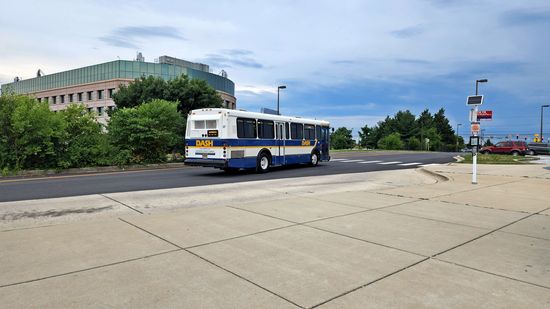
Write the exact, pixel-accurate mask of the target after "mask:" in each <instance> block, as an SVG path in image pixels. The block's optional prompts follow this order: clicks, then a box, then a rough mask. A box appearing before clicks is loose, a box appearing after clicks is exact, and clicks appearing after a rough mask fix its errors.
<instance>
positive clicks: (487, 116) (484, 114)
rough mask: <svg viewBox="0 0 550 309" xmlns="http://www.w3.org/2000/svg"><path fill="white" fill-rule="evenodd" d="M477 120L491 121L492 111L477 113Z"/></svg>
mask: <svg viewBox="0 0 550 309" xmlns="http://www.w3.org/2000/svg"><path fill="white" fill-rule="evenodd" d="M477 119H478V120H479V119H485V120H492V119H493V111H478V112H477Z"/></svg>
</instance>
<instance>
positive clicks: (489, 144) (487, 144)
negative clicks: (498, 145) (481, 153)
mask: <svg viewBox="0 0 550 309" xmlns="http://www.w3.org/2000/svg"><path fill="white" fill-rule="evenodd" d="M483 146H484V147H487V146H493V143H492V142H491V140H490V139H487V140H486V141H485V144H483Z"/></svg>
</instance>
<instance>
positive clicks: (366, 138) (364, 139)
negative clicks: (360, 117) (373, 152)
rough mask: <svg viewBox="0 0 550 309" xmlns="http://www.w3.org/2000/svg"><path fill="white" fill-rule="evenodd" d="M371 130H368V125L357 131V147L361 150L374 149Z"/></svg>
mask: <svg viewBox="0 0 550 309" xmlns="http://www.w3.org/2000/svg"><path fill="white" fill-rule="evenodd" d="M372 131H373V130H372V128H369V126H368V125H365V126H364V127H362V128H361V130H359V146H360V147H361V148H374V146H375V145H376V144H374V145H373V144H372V139H371V138H370V137H371V134H372V133H373V132H372Z"/></svg>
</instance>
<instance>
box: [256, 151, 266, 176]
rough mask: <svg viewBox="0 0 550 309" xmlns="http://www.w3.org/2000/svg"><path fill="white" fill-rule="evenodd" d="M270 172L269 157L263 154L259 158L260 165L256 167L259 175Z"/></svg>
mask: <svg viewBox="0 0 550 309" xmlns="http://www.w3.org/2000/svg"><path fill="white" fill-rule="evenodd" d="M268 170H269V155H268V154H267V153H265V152H262V153H261V154H260V156H259V157H258V163H257V165H256V171H257V172H258V173H265V172H267V171H268Z"/></svg>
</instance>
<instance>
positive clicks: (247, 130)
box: [237, 118, 256, 138]
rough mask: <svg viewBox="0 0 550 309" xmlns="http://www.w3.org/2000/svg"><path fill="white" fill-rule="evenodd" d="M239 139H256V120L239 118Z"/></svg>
mask: <svg viewBox="0 0 550 309" xmlns="http://www.w3.org/2000/svg"><path fill="white" fill-rule="evenodd" d="M237 137H238V138H256V119H248V118H237Z"/></svg>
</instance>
